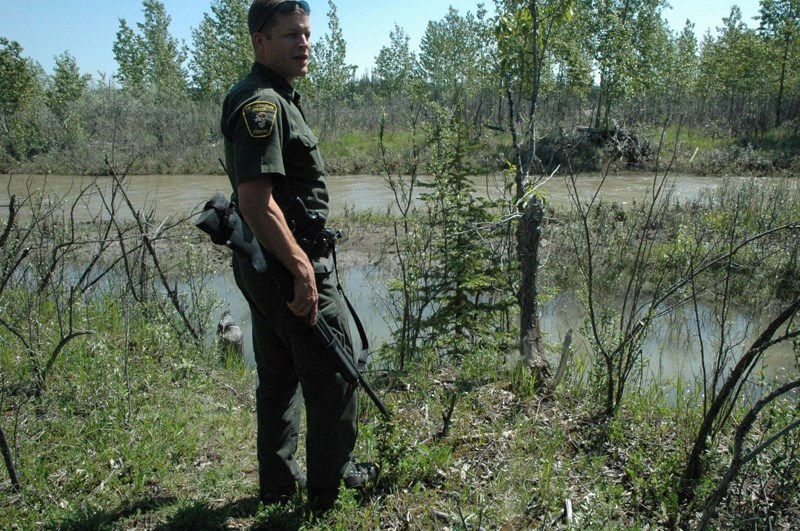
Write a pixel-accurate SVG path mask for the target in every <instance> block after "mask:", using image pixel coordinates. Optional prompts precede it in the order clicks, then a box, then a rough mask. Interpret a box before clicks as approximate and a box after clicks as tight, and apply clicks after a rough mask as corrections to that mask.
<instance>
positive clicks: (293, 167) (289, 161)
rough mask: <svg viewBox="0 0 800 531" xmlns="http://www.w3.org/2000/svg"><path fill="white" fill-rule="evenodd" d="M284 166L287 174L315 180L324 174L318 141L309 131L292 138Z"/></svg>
mask: <svg viewBox="0 0 800 531" xmlns="http://www.w3.org/2000/svg"><path fill="white" fill-rule="evenodd" d="M284 164H286V166H287V170H289V171H287V174H290V175H296V176H298V177H305V178H309V179H313V178H316V177H317V176H318V175H320V174H321V173H324V169H323V165H322V157H321V156H320V153H319V141H318V140H317V137H316V136H315V135H314V133H312V132H311V131H307V132H304V133H300V134H298V135H297V136H296V137H294V138H292V140H291V141H290V142H289V145H288V146H287V149H286V157H285V160H284Z"/></svg>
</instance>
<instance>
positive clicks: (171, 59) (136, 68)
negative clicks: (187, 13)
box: [113, 0, 188, 99]
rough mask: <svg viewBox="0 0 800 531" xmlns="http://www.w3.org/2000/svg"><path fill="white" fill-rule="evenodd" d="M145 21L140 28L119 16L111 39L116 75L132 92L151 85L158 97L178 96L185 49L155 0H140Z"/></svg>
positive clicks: (180, 95)
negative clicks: (170, 28)
mask: <svg viewBox="0 0 800 531" xmlns="http://www.w3.org/2000/svg"><path fill="white" fill-rule="evenodd" d="M142 6H143V10H144V22H137V24H136V25H137V27H138V29H139V32H138V33H136V32H134V31H133V29H131V28H130V26H128V24H127V22H126V21H125V19H120V21H119V22H120V29H119V31H118V32H117V38H116V40H115V41H114V46H113V50H114V58H115V59H116V61H117V64H119V73H118V79H119V81H120V82H121V83H122V85H123V86H124V87H125V88H127V89H130V90H132V91H133V92H134V93H137V92H141V91H142V90H143V89H151V90H153V91H154V92H155V94H156V95H157V96H158V97H159V98H165V97H166V98H170V99H180V98H183V97H185V95H186V89H187V85H186V71H185V70H184V68H183V66H182V65H183V63H184V62H185V61H186V58H187V56H188V51H187V48H186V46H185V45H183V44H180V43H179V42H178V41H177V40H176V39H175V38H174V37H172V36H171V35H170V33H169V24H170V22H171V21H172V18H171V17H170V16H169V15H168V14H167V12H166V9H165V8H164V4H163V3H161V2H159V1H158V0H143V2H142Z"/></svg>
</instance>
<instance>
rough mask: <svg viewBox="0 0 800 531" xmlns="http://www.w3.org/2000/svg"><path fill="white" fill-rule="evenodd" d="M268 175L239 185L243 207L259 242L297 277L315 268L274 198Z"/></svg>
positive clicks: (240, 201) (244, 214) (246, 219)
mask: <svg viewBox="0 0 800 531" xmlns="http://www.w3.org/2000/svg"><path fill="white" fill-rule="evenodd" d="M268 181H269V179H268V178H266V177H265V178H263V179H259V180H257V181H249V182H246V183H243V184H242V185H240V186H239V189H238V195H239V209H240V210H241V212H242V215H243V216H244V218H245V221H246V222H247V225H248V226H249V227H250V230H252V231H253V234H255V236H256V238H258V241H259V242H260V243H261V245H263V246H264V248H266V249H267V250H268V251H269V252H270V253H271V254H272V255H273V256H274V257H275V258H277V259H278V261H280V263H281V264H283V265H284V267H286V269H288V270H289V272H291V273H292V275H293V276H295V277H298V276H303V275H305V274H308V271H309V269H311V271H312V274H313V268H312V267H311V263H310V261H309V259H308V256H306V253H305V252H304V251H303V249H301V248H300V246H299V245H298V244H297V241H296V240H295V238H294V235H293V234H292V231H291V230H290V229H289V225H288V223H287V222H286V218H285V217H284V215H283V211H282V210H281V208H280V206H279V205H278V204H277V203H276V202H275V200H274V199H273V197H272V186H271V184H270V183H269V182H268Z"/></svg>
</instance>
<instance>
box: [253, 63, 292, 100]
mask: <svg viewBox="0 0 800 531" xmlns="http://www.w3.org/2000/svg"><path fill="white" fill-rule="evenodd" d="M252 72H253V74H255V75H257V76H261V77H266V78H267V79H268V80H269V81H270V83H272V88H274V89H275V91H277V92H278V93H279V94H280V95H281V96H283V97H284V98H286V99H287V100H289V101H291V102H292V103H294V104H295V105H297V104H299V103H300V94H299V93H298V92H297V91H296V90H294V88H293V87H292V86H291V85H290V84H289V83H288V82H287V81H286V80H285V79H284V78H282V77H281V76H280V75H278V74H277V73H276V72H275V71H274V70H272V69H271V68H269V67H268V66H265V65H263V64H261V63H259V62H257V61H256V62H254V63H253V69H252Z"/></svg>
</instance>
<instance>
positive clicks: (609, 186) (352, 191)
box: [0, 174, 796, 381]
mask: <svg viewBox="0 0 800 531" xmlns="http://www.w3.org/2000/svg"><path fill="white" fill-rule="evenodd" d="M742 179H744V178H742ZM600 181H601V177H599V176H583V177H580V179H579V180H578V188H579V191H580V193H581V194H582V195H583V196H588V195H589V194H592V193H593V192H594V191H595V190H596V188H597V186H598V185H599V184H600ZM92 182H93V179H92V178H90V177H75V176H63V175H49V176H39V175H37V176H23V175H16V176H12V177H8V176H6V183H7V186H6V187H5V190H3V191H2V192H0V207H1V206H2V205H5V204H7V202H8V196H9V194H12V193H13V194H16V195H18V196H19V197H25V196H26V195H27V192H28V190H42V191H44V192H45V193H46V194H47V195H48V196H51V197H53V198H59V200H61V201H63V202H64V203H65V204H71V203H72V202H73V201H74V199H75V198H76V197H77V196H78V194H79V191H80V190H81V189H82V187H84V186H86V185H88V184H90V183H92ZM96 182H97V183H98V185H99V186H100V189H101V190H104V193H105V194H106V196H108V191H109V190H110V187H111V179H110V178H109V177H99V178H96ZM473 182H474V183H475V184H476V187H477V188H478V190H479V191H483V192H485V193H488V194H489V195H493V194H499V191H498V186H497V185H496V183H494V182H492V181H491V180H487V179H485V178H482V177H475V178H473ZM669 182H670V183H671V184H673V185H674V190H673V197H674V198H676V199H677V200H679V201H687V200H690V199H692V198H694V197H696V196H697V195H698V194H699V193H700V191H701V190H702V189H704V188H709V187H714V186H716V185H718V184H719V183H720V182H721V179H720V178H719V177H701V176H687V175H677V176H674V177H670V178H669ZM329 188H330V194H331V197H332V200H331V209H332V213H333V215H334V216H335V215H336V212H337V211H341V210H342V209H344V208H345V207H347V208H351V209H374V210H379V211H382V210H385V209H387V208H389V207H390V206H391V204H392V202H393V196H392V194H391V192H390V190H389V189H388V187H387V185H386V183H385V182H384V180H383V179H382V178H381V177H379V176H370V175H350V176H340V177H331V178H330V181H329ZM652 188H653V176H652V175H644V174H641V175H635V174H634V175H632V174H625V175H620V176H617V175H614V176H611V177H609V179H608V180H607V181H606V182H605V183H604V185H603V193H602V198H603V200H604V201H605V202H609V203H610V202H612V201H615V202H617V203H619V204H620V205H625V204H627V203H630V202H632V201H641V200H642V199H643V198H644V197H646V196H647V195H648V194H651V193H652ZM228 189H229V184H228V181H227V178H226V177H225V176H216V175H135V176H130V177H128V178H127V192H128V195H129V197H130V199H131V201H132V202H133V204H134V205H136V207H137V208H141V209H145V208H144V207H145V205H146V206H147V208H146V210H153V209H154V210H155V212H156V217H157V218H163V217H165V216H167V215H174V216H186V215H189V214H191V213H192V212H196V211H198V209H199V208H200V207H201V206H202V204H203V203H204V202H205V200H206V199H207V198H208V197H210V196H211V195H212V194H213V193H215V192H218V191H220V192H224V193H227V191H228ZM542 190H543V191H544V193H545V194H546V196H547V198H548V201H549V202H550V203H551V204H555V205H561V206H566V205H568V204H569V201H570V199H569V193H568V190H567V186H566V184H565V182H564V180H563V179H561V178H558V177H554V178H552V179H550V180H549V181H547V183H546V184H545V185H544V186H543V187H542ZM84 202H85V203H86V206H85V207H82V208H81V209H80V210H79V211H77V215H76V217H77V218H78V219H80V218H81V216H82V215H85V216H87V217H88V216H89V212H92V213H95V214H96V213H97V212H100V211H102V198H101V197H100V195H99V194H97V193H94V194H90V195H88V196H86V197H85V201H84ZM342 277H343V280H344V284H345V286H346V290H347V292H348V294H349V296H350V298H351V300H352V301H353V302H354V304H355V306H356V308H357V309H358V313H359V315H360V316H361V317H362V319H363V320H364V321H365V325H366V326H367V328H368V330H369V335H370V339H371V342H372V344H373V345H375V344H378V343H380V342H382V341H384V340H386V339H387V338H388V337H389V330H390V325H389V324H387V322H386V318H385V317H384V316H385V315H386V313H387V312H386V309H385V308H384V307H382V303H381V301H382V299H383V297H382V295H385V293H386V292H385V282H386V279H385V278H384V275H383V274H382V272H381V271H380V270H375V269H373V268H370V267H358V268H352V269H350V270H348V271H345V272H343V275H342ZM213 288H214V289H215V290H216V291H217V293H218V294H219V296H220V297H222V298H223V299H224V301H225V305H226V307H227V308H229V309H230V310H231V313H232V315H233V316H234V317H235V318H236V320H237V321H239V323H240V324H241V325H242V327H243V329H244V331H245V338H246V342H245V353H246V354H245V355H246V357H247V358H248V360H250V361H251V360H252V345H251V342H250V333H249V330H250V328H249V315H248V312H247V306H246V304H245V302H244V300H243V299H242V297H241V295H240V294H239V292H238V290H237V289H236V287H235V285H234V283H233V278H232V275H231V274H230V273H229V272H222V273H220V274H219V275H218V276H217V278H215V280H214V283H213ZM702 311H703V312H705V313H709V314H710V313H711V309H710V308H703V309H702ZM584 315H585V311H584V310H583V309H582V308H581V306H580V305H579V304H578V303H577V301H575V300H574V298H572V297H569V296H568V295H565V296H561V297H559V298H557V299H554V300H550V301H548V302H546V303H545V304H544V306H543V308H542V328H543V332H544V333H545V335H546V338H547V340H548V341H550V342H553V343H560V342H561V341H562V339H563V337H564V335H565V334H566V332H567V330H568V329H570V328H571V329H574V330H576V331H577V330H578V329H579V328H580V326H581V322H582V319H583V317H584ZM690 318H691V316H684V317H678V318H674V319H671V320H667V319H662V320H661V321H660V322H659V323H657V324H656V326H655V327H654V330H653V333H652V334H651V336H650V338H649V340H648V343H647V345H646V347H645V356H646V358H647V360H648V363H647V364H646V366H645V367H644V369H643V370H644V371H645V372H646V373H647V374H648V375H651V376H653V377H656V378H658V379H660V380H664V379H675V378H678V377H680V378H682V379H684V381H695V379H696V378H697V377H699V376H700V374H701V373H700V366H701V365H700V359H699V352H700V349H699V348H697V345H696V340H694V341H693V340H691V339H690V337H689V336H690V332H689V331H690V330H692V328H691V327H689V326H688V323H689V322H690V321H689V319H690ZM764 319H765V318H763V317H759V316H752V315H749V314H747V313H746V312H744V311H742V312H739V313H738V314H736V315H734V316H733V317H732V318H731V323H733V325H734V326H735V330H736V333H737V334H739V335H740V336H741V337H742V338H747V339H745V340H744V342H743V344H744V345H747V344H748V340H749V339H750V338H752V337H754V334H755V333H757V332H758V331H759V330H760V328H759V327H760V326H762V325H763V324H764V322H763V321H764ZM708 329H709V327H706V330H708ZM706 339H708V338H706ZM576 344H577V345H578V348H580V349H584V348H585V345H584V344H583V341H582V340H581V338H580V336H579V335H578V336H577V337H576ZM706 348H707V349H708V347H706ZM764 359H765V361H764V365H763V367H762V370H763V374H764V375H765V376H766V377H767V378H778V379H783V378H784V377H785V376H786V372H787V371H790V372H791V373H795V372H796V368H794V354H793V352H792V350H791V348H790V346H789V345H782V346H778V347H773V349H771V350H769V351H768V352H767V354H766V356H765V358H764Z"/></svg>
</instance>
